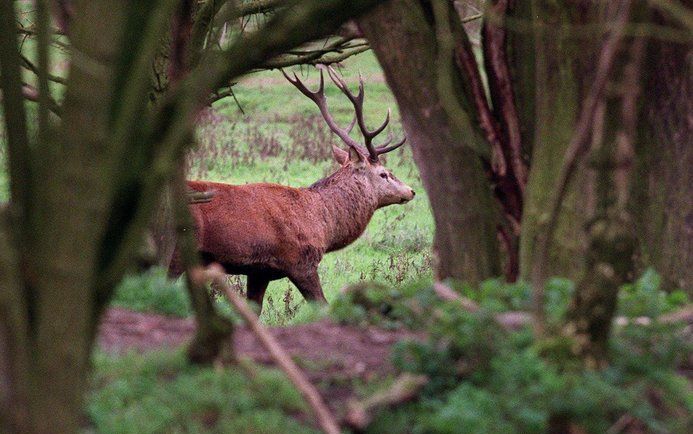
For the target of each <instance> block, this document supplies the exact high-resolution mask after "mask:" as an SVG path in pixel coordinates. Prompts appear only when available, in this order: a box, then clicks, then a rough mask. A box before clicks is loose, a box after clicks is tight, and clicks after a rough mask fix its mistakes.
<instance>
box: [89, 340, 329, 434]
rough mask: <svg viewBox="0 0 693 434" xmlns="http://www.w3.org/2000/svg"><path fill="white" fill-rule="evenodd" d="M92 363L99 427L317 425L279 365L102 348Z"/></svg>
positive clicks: (141, 431) (218, 429) (192, 429)
mask: <svg viewBox="0 0 693 434" xmlns="http://www.w3.org/2000/svg"><path fill="white" fill-rule="evenodd" d="M94 367H95V369H94V374H93V378H92V391H91V392H90V393H89V395H88V396H87V407H86V412H87V416H88V420H89V423H90V425H91V426H92V427H93V429H94V431H95V432H98V433H104V434H106V433H108V434H111V433H113V434H116V433H122V434H134V433H137V434H149V433H152V434H153V433H199V432H209V433H229V434H230V433H234V434H235V433H268V434H269V433H279V432H281V433H310V432H316V430H315V429H314V428H312V427H311V426H309V425H306V424H304V423H301V422H300V421H299V420H312V419H311V416H310V415H309V414H308V415H307V412H306V406H305V404H304V401H303V399H302V398H301V396H300V395H299V393H298V392H297V391H296V389H295V388H294V387H293V386H292V385H291V384H290V383H289V382H288V380H287V379H286V377H285V376H284V374H282V373H281V372H279V371H276V370H274V369H266V368H262V367H253V366H249V367H248V368H247V369H248V370H251V371H252V375H247V373H246V372H244V371H243V370H239V369H238V368H237V367H235V368H223V369H214V368H210V367H205V368H203V367H196V366H191V365H190V364H189V363H188V362H187V360H186V358H185V356H184V354H183V353H182V352H180V351H178V352H162V353H153V354H148V355H144V356H143V355H137V354H130V355H126V356H123V357H112V356H108V355H105V354H102V353H97V354H96V355H95V357H94ZM297 415H303V417H302V418H296V417H294V416H297Z"/></svg>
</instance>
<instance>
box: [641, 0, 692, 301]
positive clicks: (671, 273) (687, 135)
mask: <svg viewBox="0 0 693 434" xmlns="http://www.w3.org/2000/svg"><path fill="white" fill-rule="evenodd" d="M688 3H689V7H690V3H691V2H690V1H689V2H688ZM652 22H654V23H656V24H660V25H668V26H674V25H675V23H673V22H669V21H668V20H665V19H663V18H662V17H661V16H656V17H654V19H653V20H652ZM646 58H647V59H648V60H647V62H645V71H644V73H645V79H644V85H643V86H642V92H643V94H642V101H644V102H645V104H644V105H643V113H642V117H641V118H640V119H641V122H640V123H639V132H638V136H639V137H638V143H637V147H636V154H637V160H636V161H637V163H636V173H637V174H636V176H635V179H636V182H635V185H634V191H633V203H632V206H631V212H632V213H633V216H634V218H635V221H636V227H637V232H638V233H639V234H640V237H641V242H642V243H641V249H642V251H641V253H642V257H641V258H640V266H641V267H647V266H653V267H654V268H655V269H656V270H657V271H658V272H659V273H660V274H661V276H662V277H663V283H664V286H665V288H667V289H674V288H682V289H685V290H686V291H687V292H688V294H689V295H693V200H691V198H692V197H693V170H691V168H692V167H693V146H691V141H693V117H691V116H692V113H693V70H692V68H691V65H693V49H691V45H690V44H687V43H684V42H672V41H663V40H658V39H652V40H651V41H650V43H649V48H648V52H647V55H646Z"/></svg>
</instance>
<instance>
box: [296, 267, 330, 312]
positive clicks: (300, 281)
mask: <svg viewBox="0 0 693 434" xmlns="http://www.w3.org/2000/svg"><path fill="white" fill-rule="evenodd" d="M289 280H291V282H292V283H293V284H294V285H296V288H298V290H299V291H300V292H301V295H303V298H305V299H306V300H308V301H318V302H321V303H327V300H326V299H325V295H324V294H323V292H322V286H321V285H320V277H318V270H317V267H316V268H315V269H312V270H310V271H308V272H305V271H304V272H303V273H291V274H289Z"/></svg>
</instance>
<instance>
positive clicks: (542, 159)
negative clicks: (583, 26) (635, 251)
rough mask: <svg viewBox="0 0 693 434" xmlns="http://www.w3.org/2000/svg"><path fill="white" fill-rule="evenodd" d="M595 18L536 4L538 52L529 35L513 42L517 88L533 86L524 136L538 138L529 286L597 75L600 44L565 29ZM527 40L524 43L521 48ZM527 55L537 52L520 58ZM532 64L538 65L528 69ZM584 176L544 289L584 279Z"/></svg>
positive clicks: (573, 190) (568, 200)
mask: <svg viewBox="0 0 693 434" xmlns="http://www.w3.org/2000/svg"><path fill="white" fill-rule="evenodd" d="M591 12H593V11H590V10H589V9H586V8H584V7H582V6H575V5H573V6H571V7H568V6H565V5H559V4H557V3H552V2H546V1H542V0H538V1H533V2H532V3H531V10H530V11H529V15H530V16H532V17H533V20H532V26H531V29H532V30H531V31H532V32H533V33H534V39H533V44H530V43H527V41H526V40H527V39H530V38H532V35H531V34H530V35H525V34H520V35H519V36H518V35H516V36H515V38H516V39H515V42H514V44H515V45H514V46H515V49H516V51H515V52H514V53H513V54H514V58H513V60H514V62H515V64H514V65H513V66H514V68H513V69H514V70H515V71H517V72H518V73H519V74H521V75H520V76H519V77H518V78H517V79H516V81H525V82H526V81H531V82H532V83H533V85H532V87H533V89H534V95H533V97H530V95H529V92H527V87H528V86H529V85H527V84H524V85H522V86H521V87H519V88H520V89H521V90H522V92H521V94H520V95H521V98H522V99H520V102H521V103H523V104H525V105H527V107H528V111H529V112H531V113H533V114H534V119H527V118H523V124H524V126H525V131H526V130H527V127H530V128H531V127H532V126H533V127H534V129H533V131H534V136H533V137H529V139H530V140H531V144H530V145H529V146H528V149H531V169H530V174H529V178H528V182H527V189H526V191H525V209H524V213H523V218H522V231H521V234H520V276H521V277H522V278H523V279H525V280H529V277H530V274H531V270H532V269H533V267H536V266H538V264H537V263H536V262H537V261H540V260H541V259H539V257H540V256H541V254H540V252H539V251H538V249H539V243H538V241H539V238H540V237H541V236H543V234H544V232H545V231H546V229H547V223H548V220H549V214H550V213H551V209H550V208H551V205H552V198H553V195H554V190H555V188H554V187H555V184H556V179H557V178H558V175H559V172H560V171H561V167H562V166H563V160H564V156H565V154H566V150H567V149H568V145H569V143H570V141H571V137H572V135H573V134H574V131H575V125H576V120H577V116H578V113H580V109H581V103H582V101H583V100H584V94H585V90H586V89H588V88H589V82H590V80H591V76H592V75H594V68H593V66H591V67H590V66H589V65H593V62H594V60H593V59H594V55H595V53H596V50H597V49H598V47H599V43H598V41H597V40H596V38H595V39H586V40H584V39H578V38H574V37H571V36H572V35H570V34H569V33H564V31H561V30H559V29H560V26H562V25H565V26H569V25H575V24H580V23H585V22H590V18H591V17H590V15H591ZM523 15H524V16H527V15H528V14H527V13H525V14H523ZM521 39H524V40H525V41H524V42H522V43H521V42H520V40H521ZM523 49H524V50H533V51H524V52H520V51H519V50H523ZM528 62H532V63H533V65H527V63H528ZM587 62H589V63H587ZM532 75H533V76H532ZM518 111H519V112H520V113H522V112H523V111H524V107H523V106H520V107H519V109H518ZM530 131H531V130H530ZM586 169H587V166H586V164H585V163H584V162H583V163H581V164H580V166H579V167H578V169H577V170H576V176H575V177H574V179H573V180H572V182H571V183H570V184H569V186H568V192H567V194H566V196H565V199H564V200H563V202H562V205H561V208H560V213H559V217H558V222H557V226H556V231H555V234H554V242H553V243H552V244H551V246H552V247H551V248H550V251H549V255H548V258H547V263H546V264H542V265H541V266H542V268H543V269H544V270H545V275H543V276H541V279H540V280H541V281H543V280H544V279H546V278H547V277H550V276H564V277H569V278H572V279H576V278H578V277H579V276H580V275H581V272H582V270H583V266H584V263H583V261H582V257H583V254H584V252H585V248H586V242H585V237H584V232H583V229H582V228H583V226H584V223H585V221H586V218H587V216H588V215H589V207H590V204H591V200H590V196H589V188H588V183H587V182H586V181H587V177H586V173H587V170H586ZM534 283H536V282H534Z"/></svg>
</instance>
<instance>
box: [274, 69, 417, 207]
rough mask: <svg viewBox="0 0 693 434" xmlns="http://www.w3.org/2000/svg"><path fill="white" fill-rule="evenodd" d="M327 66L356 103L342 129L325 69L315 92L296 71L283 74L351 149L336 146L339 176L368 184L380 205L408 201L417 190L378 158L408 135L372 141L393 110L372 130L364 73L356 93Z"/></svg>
mask: <svg viewBox="0 0 693 434" xmlns="http://www.w3.org/2000/svg"><path fill="white" fill-rule="evenodd" d="M326 69H327V72H328V74H329V76H330V78H331V79H332V81H333V82H334V84H335V85H336V86H337V87H338V88H339V89H340V90H341V91H342V93H344V95H346V97H347V98H348V99H349V101H351V103H352V105H353V106H354V119H353V121H352V122H351V124H350V125H349V126H348V127H347V128H341V127H340V126H339V125H337V122H336V121H335V120H334V118H333V117H332V115H331V114H330V112H329V111H328V109H327V98H326V96H325V80H324V75H323V70H322V69H321V70H320V85H319V87H318V90H317V91H315V92H313V91H311V90H309V89H308V88H307V87H306V86H305V85H304V84H303V82H301V80H300V79H299V78H298V76H297V75H296V74H295V73H294V77H293V78H291V77H289V76H288V75H287V74H286V73H285V72H284V71H282V74H284V77H285V78H286V79H287V80H288V81H289V82H290V83H291V84H293V85H294V86H295V87H296V88H297V89H298V90H299V91H301V93H302V94H304V95H305V96H307V97H308V98H309V99H310V100H312V101H313V102H314V103H315V104H316V105H317V106H318V108H319V109H320V113H321V114H322V117H323V118H324V119H325V122H326V123H327V125H328V126H329V127H330V130H332V132H334V133H335V134H336V135H337V136H338V137H339V138H340V139H341V140H342V141H343V142H344V143H345V144H346V145H347V147H348V151H345V150H343V149H340V148H338V147H336V146H333V153H334V158H335V160H336V161H337V162H338V163H339V164H340V165H341V168H340V172H342V173H341V174H343V175H345V176H340V177H338V178H341V179H348V180H352V181H353V180H357V181H358V182H359V183H360V184H361V185H365V186H366V190H367V192H368V193H369V195H370V196H372V197H374V198H375V199H376V201H377V207H378V208H380V207H383V206H387V205H392V204H397V203H406V202H409V201H410V200H412V199H413V198H414V195H415V193H414V190H412V188H411V187H409V186H408V185H406V184H405V183H403V182H402V181H400V180H399V179H397V178H396V177H395V176H394V175H393V174H392V172H390V171H389V170H388V169H387V168H385V167H384V166H383V164H382V162H381V161H380V158H379V156H380V155H382V154H385V153H386V152H390V151H393V150H395V149H397V148H399V147H400V146H402V145H403V144H404V142H405V141H406V138H403V139H402V140H400V141H399V142H397V143H395V144H392V145H391V143H392V140H393V137H392V135H391V134H390V135H389V136H388V138H387V140H386V141H385V142H384V143H382V144H380V145H378V146H376V145H374V144H373V139H374V138H375V137H376V136H378V134H380V133H382V132H383V131H384V130H385V127H387V125H388V124H389V122H390V109H388V110H387V116H386V117H385V121H383V123H382V124H381V125H380V126H379V127H378V128H376V129H374V130H369V129H368V127H367V126H366V123H365V121H364V119H363V101H364V87H363V78H362V77H361V75H359V92H358V94H357V95H354V94H353V93H352V92H351V91H350V90H349V88H348V87H347V85H346V82H345V81H344V79H342V77H340V76H339V75H338V74H337V72H336V71H335V70H334V69H333V68H332V67H329V66H328V67H326ZM355 124H358V126H359V130H360V131H361V135H362V136H363V140H364V143H363V144H360V143H359V142H357V141H356V140H355V139H353V138H352V137H351V136H349V133H350V132H351V130H352V129H353V127H354V125H355Z"/></svg>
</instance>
